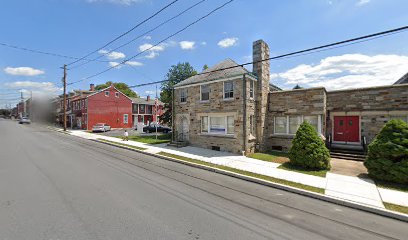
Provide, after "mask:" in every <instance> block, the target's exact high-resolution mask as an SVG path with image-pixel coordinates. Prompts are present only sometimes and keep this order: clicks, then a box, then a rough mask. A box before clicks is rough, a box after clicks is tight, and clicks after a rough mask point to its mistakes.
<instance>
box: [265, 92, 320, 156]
mask: <svg viewBox="0 0 408 240" xmlns="http://www.w3.org/2000/svg"><path fill="white" fill-rule="evenodd" d="M267 110H268V111H267V117H266V124H265V135H266V136H265V149H266V150H271V149H278V150H283V151H287V150H289V148H290V147H291V145H292V143H291V142H292V139H293V137H294V134H293V133H290V132H289V130H290V129H289V125H288V124H287V126H286V127H287V132H286V133H278V132H275V128H274V126H275V119H276V117H286V118H289V117H299V118H300V119H303V118H305V116H316V117H317V118H318V120H317V121H318V124H319V126H318V131H320V133H323V132H324V126H325V119H326V90H325V89H324V88H312V89H296V90H291V91H279V92H271V93H269V97H268V109H267ZM287 123H289V120H287Z"/></svg>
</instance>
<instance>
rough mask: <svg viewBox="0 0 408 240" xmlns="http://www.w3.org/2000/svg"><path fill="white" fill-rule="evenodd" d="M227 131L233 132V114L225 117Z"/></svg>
mask: <svg viewBox="0 0 408 240" xmlns="http://www.w3.org/2000/svg"><path fill="white" fill-rule="evenodd" d="M227 133H228V134H233V133H234V117H233V116H228V117H227Z"/></svg>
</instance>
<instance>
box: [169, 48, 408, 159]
mask: <svg viewBox="0 0 408 240" xmlns="http://www.w3.org/2000/svg"><path fill="white" fill-rule="evenodd" d="M267 58H269V47H268V45H267V44H266V43H265V42H263V41H262V40H259V41H256V42H254V43H253V61H254V62H255V63H254V68H253V70H254V73H251V72H249V71H248V70H246V69H245V68H243V67H242V66H239V65H238V64H237V63H235V62H234V61H232V60H231V59H226V60H224V61H223V62H220V63H219V64H217V65H215V66H213V67H211V68H209V69H207V70H205V71H204V72H203V73H204V74H200V75H196V76H193V77H190V78H188V79H186V80H184V81H182V82H180V83H178V84H176V85H175V88H174V89H175V90H174V94H175V98H174V124H175V125H174V127H173V129H174V130H175V131H174V132H175V135H176V139H183V140H187V141H188V143H189V144H190V145H192V146H198V147H203V148H209V149H215V150H220V151H229V152H234V153H243V152H244V153H245V154H248V153H252V152H254V151H266V150H271V149H277V150H283V151H288V150H289V149H290V147H291V142H292V139H293V137H294V135H295V133H296V130H297V128H298V127H299V126H300V124H301V123H302V122H303V121H308V122H310V123H311V124H312V125H313V126H314V127H315V129H316V131H317V132H318V133H319V134H320V135H321V137H322V138H323V139H326V138H327V139H330V140H331V139H334V137H332V136H333V129H334V125H335V122H334V120H337V121H338V122H337V125H336V126H337V128H336V129H337V131H336V134H337V139H338V140H339V139H340V138H339V137H338V136H339V135H340V134H343V133H342V132H341V131H339V130H338V129H340V127H339V126H341V127H343V126H344V127H347V126H345V125H344V123H345V122H346V124H348V126H352V127H353V129H352V130H350V129H349V130H350V131H349V130H347V131H345V135H348V136H349V132H352V133H353V134H354V135H353V138H351V137H350V138H348V139H347V140H346V141H345V142H344V143H343V142H341V143H342V144H354V145H359V144H361V141H362V140H361V139H366V140H367V143H370V142H371V141H372V139H373V138H374V137H375V135H376V134H377V133H378V132H379V131H380V129H381V128H382V127H383V125H384V123H386V122H387V121H388V120H389V119H392V118H401V119H403V120H405V121H408V84H398V85H392V86H383V87H372V88H364V89H352V90H342V91H332V92H327V91H326V89H325V88H310V89H296V90H288V91H281V89H279V88H277V87H276V86H273V85H270V84H269V75H270V65H269V61H260V60H264V59H267ZM224 69H227V70H224ZM214 70H221V71H214ZM206 72H208V74H205V73H206ZM228 81H232V82H233V86H234V89H233V95H234V96H233V98H232V99H224V94H225V93H224V85H225V83H226V82H228ZM203 85H205V86H207V87H208V88H209V89H210V90H209V93H208V94H209V100H206V101H201V86H203ZM182 93H183V95H184V94H185V93H187V95H186V98H185V101H184V102H181V95H182ZM210 118H213V119H216V120H217V121H218V123H220V122H221V121H224V120H222V119H225V126H222V124H218V123H217V121H215V120H214V121H215V122H216V123H215V125H214V124H212V123H209V122H210ZM340 118H343V120H341V121H340V120H339V119H340ZM206 119H207V120H206ZM231 119H233V125H232V122H229V121H230V120H231ZM344 119H345V120H344ZM350 119H352V120H350ZM354 121H355V122H356V123H358V125H357V124H354ZM205 122H207V124H204V125H203V123H205ZM340 122H341V123H340ZM205 126H208V129H207V128H206V127H205ZM210 126H211V128H212V129H211V131H210V130H209V128H210ZM213 126H221V127H213ZM227 126H229V128H228V127H227ZM217 128H219V129H218V130H220V129H221V133H222V134H220V132H218V133H217V131H218V130H217ZM227 128H228V129H227ZM203 130H204V131H203ZM345 135H341V136H345ZM338 143H340V141H338Z"/></svg>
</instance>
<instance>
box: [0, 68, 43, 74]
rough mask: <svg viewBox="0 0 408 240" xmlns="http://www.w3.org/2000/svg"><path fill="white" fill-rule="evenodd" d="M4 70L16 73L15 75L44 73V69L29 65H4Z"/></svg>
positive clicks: (8, 72)
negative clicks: (14, 66)
mask: <svg viewBox="0 0 408 240" xmlns="http://www.w3.org/2000/svg"><path fill="white" fill-rule="evenodd" d="M4 72H5V73H7V74H10V75H16V76H37V75H41V74H44V71H42V70H39V69H34V68H31V67H16V68H13V67H6V68H5V69H4Z"/></svg>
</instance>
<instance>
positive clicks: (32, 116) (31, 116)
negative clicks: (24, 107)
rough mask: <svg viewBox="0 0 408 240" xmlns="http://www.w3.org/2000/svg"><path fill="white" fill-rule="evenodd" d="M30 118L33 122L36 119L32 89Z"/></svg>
mask: <svg viewBox="0 0 408 240" xmlns="http://www.w3.org/2000/svg"><path fill="white" fill-rule="evenodd" d="M30 119H31V122H33V120H34V110H33V91H30Z"/></svg>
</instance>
